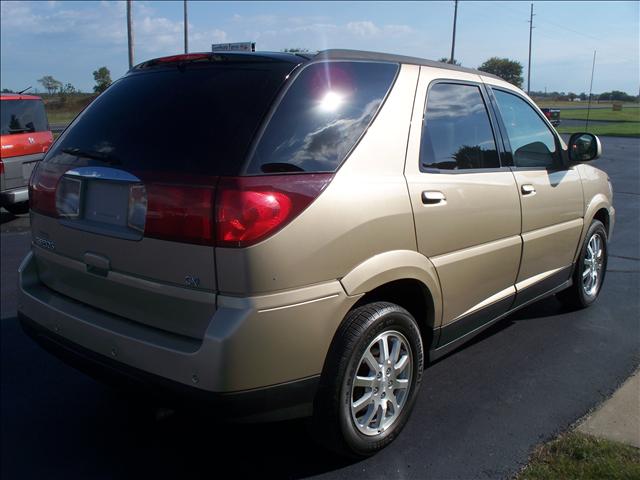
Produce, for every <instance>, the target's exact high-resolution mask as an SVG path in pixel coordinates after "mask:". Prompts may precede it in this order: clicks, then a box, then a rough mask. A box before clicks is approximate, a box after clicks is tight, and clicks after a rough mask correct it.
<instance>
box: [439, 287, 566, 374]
mask: <svg viewBox="0 0 640 480" xmlns="http://www.w3.org/2000/svg"><path fill="white" fill-rule="evenodd" d="M572 311H573V310H572V309H570V308H567V307H565V306H564V305H562V304H561V303H560V302H559V301H558V300H557V299H556V297H555V296H553V295H552V296H550V297H547V298H545V299H542V300H539V301H537V302H534V303H532V304H531V305H529V306H527V307H524V308H522V309H521V310H518V311H516V312H514V313H512V314H511V315H509V316H507V317H505V318H503V319H502V320H500V321H498V322H496V323H495V324H493V325H491V326H490V327H488V328H487V329H486V330H484V331H482V332H481V333H479V334H478V335H476V336H475V337H474V338H472V339H471V340H469V341H468V342H466V343H464V344H462V345H461V346H460V347H458V348H456V349H455V350H452V351H451V352H449V353H447V354H446V355H444V356H442V357H441V358H439V359H438V360H435V361H434V362H433V364H435V363H438V362H440V361H442V360H444V359H445V358H448V357H450V356H451V355H455V354H456V353H457V352H461V351H463V350H466V349H467V348H470V347H471V346H473V345H476V344H477V343H480V342H483V341H484V340H486V339H488V338H490V337H492V336H494V335H496V334H497V333H499V332H501V331H503V330H506V329H508V328H509V327H511V326H513V325H515V324H516V323H517V322H523V321H528V320H540V319H541V318H545V317H553V316H556V315H563V314H565V313H571V312H572Z"/></svg>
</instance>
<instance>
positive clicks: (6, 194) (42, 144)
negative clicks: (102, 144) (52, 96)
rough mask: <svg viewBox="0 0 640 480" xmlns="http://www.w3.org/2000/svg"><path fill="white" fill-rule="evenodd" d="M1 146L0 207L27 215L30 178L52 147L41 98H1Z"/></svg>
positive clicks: (25, 96) (3, 96) (6, 96)
mask: <svg viewBox="0 0 640 480" xmlns="http://www.w3.org/2000/svg"><path fill="white" fill-rule="evenodd" d="M0 143H1V149H0V206H2V207H4V208H6V209H7V210H8V211H9V212H11V213H13V214H18V213H26V212H27V211H28V210H29V191H28V184H29V177H30V176H31V172H32V171H33V168H34V167H35V165H36V164H37V163H38V162H39V161H40V160H42V158H43V157H44V154H45V152H46V151H47V150H49V147H50V146H51V143H53V135H52V134H51V131H50V130H49V122H48V120H47V114H46V112H45V110H44V102H43V101H42V98H40V97H36V96H34V95H20V94H2V95H0Z"/></svg>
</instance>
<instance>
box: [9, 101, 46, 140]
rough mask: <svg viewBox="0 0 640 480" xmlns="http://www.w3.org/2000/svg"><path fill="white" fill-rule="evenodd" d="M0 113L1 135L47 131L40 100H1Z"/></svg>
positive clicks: (42, 105)
mask: <svg viewBox="0 0 640 480" xmlns="http://www.w3.org/2000/svg"><path fill="white" fill-rule="evenodd" d="M0 112H1V113H2V114H1V115H0V116H1V120H0V124H1V130H2V135H10V134H14V133H30V132H44V131H47V130H49V125H48V123H47V115H46V113H45V111H44V103H42V101H40V100H2V101H0Z"/></svg>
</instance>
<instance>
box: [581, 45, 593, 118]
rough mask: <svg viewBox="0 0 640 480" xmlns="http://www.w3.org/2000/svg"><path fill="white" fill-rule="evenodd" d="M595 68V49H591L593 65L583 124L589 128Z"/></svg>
mask: <svg viewBox="0 0 640 480" xmlns="http://www.w3.org/2000/svg"><path fill="white" fill-rule="evenodd" d="M595 69H596V50H594V51H593V65H591V85H589V104H588V105H587V121H586V123H585V125H584V129H585V130H587V129H588V128H589V113H590V112H591V92H592V91H593V72H594V71H595Z"/></svg>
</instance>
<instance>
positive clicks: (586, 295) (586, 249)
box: [556, 220, 609, 308]
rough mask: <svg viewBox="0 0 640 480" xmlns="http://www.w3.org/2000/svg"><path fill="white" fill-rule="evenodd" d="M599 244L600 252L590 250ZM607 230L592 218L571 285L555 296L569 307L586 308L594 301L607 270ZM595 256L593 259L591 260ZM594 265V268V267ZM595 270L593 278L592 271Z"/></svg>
mask: <svg viewBox="0 0 640 480" xmlns="http://www.w3.org/2000/svg"><path fill="white" fill-rule="evenodd" d="M598 245H599V250H600V252H601V254H600V255H599V256H598V252H597V251H596V252H594V253H595V257H594V256H593V255H592V251H593V250H596V249H597V247H598ZM608 247H609V246H608V243H607V230H606V229H605V228H604V225H603V224H602V222H600V221H599V220H594V221H593V222H591V225H590V226H589V230H587V234H586V235H585V238H584V242H583V243H582V247H581V249H580V255H579V256H578V260H577V262H576V265H575V268H574V271H573V285H571V287H569V288H567V289H566V290H563V291H562V292H560V293H558V294H557V295H556V297H557V298H558V300H560V301H561V302H562V303H563V304H564V305H566V306H567V307H570V308H586V307H588V306H589V305H591V304H592V303H593V302H595V301H596V299H597V298H598V295H599V294H600V290H601V289H602V285H603V283H604V277H605V274H606V272H607V259H608V253H609V248H608ZM593 258H595V261H594V260H593ZM594 266H595V269H594ZM594 271H595V272H596V277H595V278H594V276H593V274H592V273H589V272H594Z"/></svg>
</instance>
